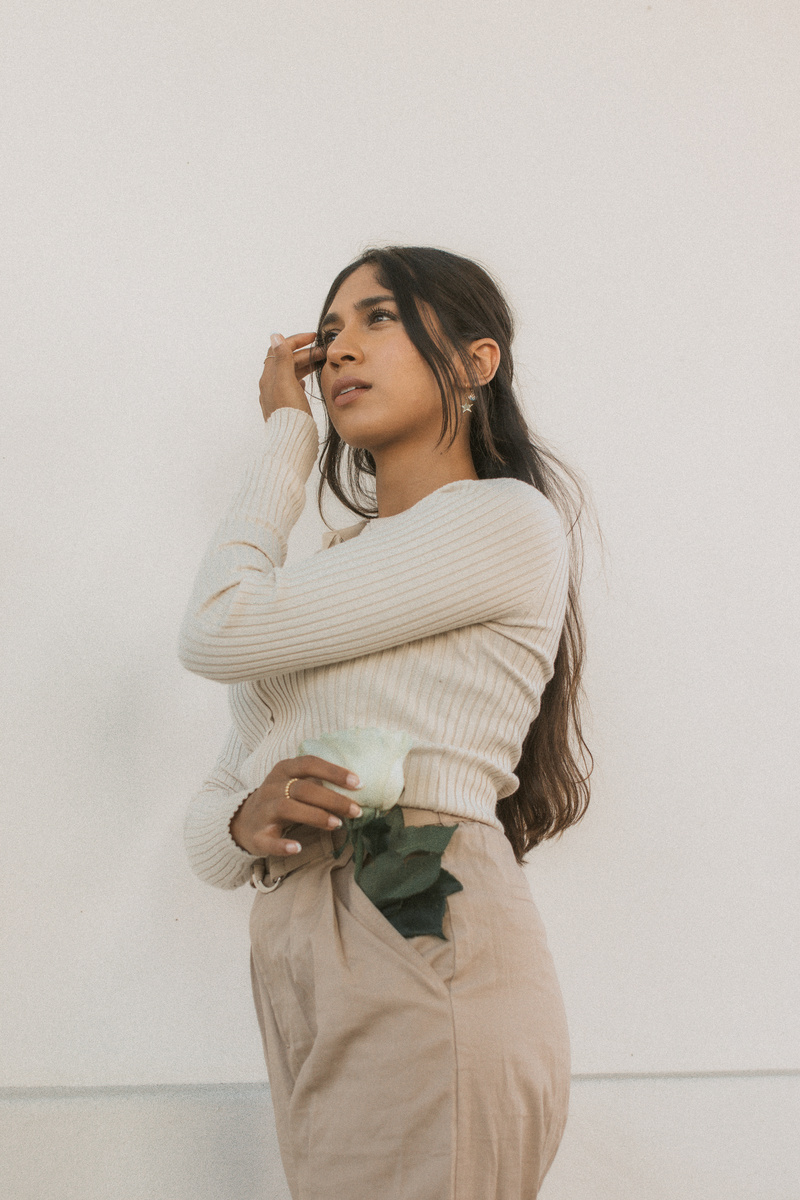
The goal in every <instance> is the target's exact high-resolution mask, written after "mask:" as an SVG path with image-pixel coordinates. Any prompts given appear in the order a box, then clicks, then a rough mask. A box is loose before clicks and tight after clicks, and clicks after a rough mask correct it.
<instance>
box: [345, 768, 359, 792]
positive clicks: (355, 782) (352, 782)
mask: <svg viewBox="0 0 800 1200" xmlns="http://www.w3.org/2000/svg"><path fill="white" fill-rule="evenodd" d="M347 786H348V787H349V788H360V787H361V780H360V779H359V778H358V776H357V775H354V774H353V772H352V771H351V772H350V774H349V775H348V776H347Z"/></svg>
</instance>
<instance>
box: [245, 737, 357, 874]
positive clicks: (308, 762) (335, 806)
mask: <svg viewBox="0 0 800 1200" xmlns="http://www.w3.org/2000/svg"><path fill="white" fill-rule="evenodd" d="M290 779H293V780H295V782H294V783H293V784H292V786H291V788H290V789H289V791H290V796H289V797H287V796H286V784H287V783H288V782H289V780H290ZM317 780H327V782H328V783H335V784H337V785H338V786H339V787H346V788H350V789H354V788H356V787H360V786H361V785H360V782H359V780H358V778H357V776H355V775H353V774H351V773H350V772H349V771H348V770H347V768H346V767H338V766H336V764H335V763H331V762H326V761H325V759H324V758H315V757H314V756H313V755H304V756H303V757H301V758H284V759H281V761H280V762H279V763H276V764H275V766H274V767H273V768H272V770H271V771H270V773H269V775H268V776H267V778H266V779H265V780H264V782H263V783H262V784H261V787H259V788H256V790H255V791H254V792H251V793H250V795H249V796H248V797H247V799H246V800H245V801H244V803H243V804H242V805H241V806H240V807H239V808H238V809H237V811H236V813H235V815H234V817H233V820H232V821H231V823H230V831H231V837H232V838H233V840H234V841H235V842H236V844H237V845H238V846H241V848H242V849H243V850H246V851H247V853H248V854H257V855H258V856H259V858H266V857H267V855H270V854H291V853H293V851H292V850H290V849H289V847H290V846H296V845H297V842H292V841H291V839H288V840H287V839H285V838H283V837H281V834H282V833H283V829H284V827H285V826H286V825H294V824H301V825H315V826H316V827H317V828H318V829H335V828H338V826H339V825H341V824H342V821H341V818H343V817H357V816H360V815H361V808H360V806H359V805H357V804H354V803H353V801H352V800H350V799H349V797H347V796H343V795H342V794H341V792H334V791H333V790H332V789H331V788H326V787H323V785H322V784H321V783H318V782H316V781H317ZM356 809H357V810H358V811H356Z"/></svg>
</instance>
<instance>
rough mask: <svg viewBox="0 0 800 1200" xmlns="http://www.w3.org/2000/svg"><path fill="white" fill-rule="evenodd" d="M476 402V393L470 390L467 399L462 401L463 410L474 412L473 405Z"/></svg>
mask: <svg viewBox="0 0 800 1200" xmlns="http://www.w3.org/2000/svg"><path fill="white" fill-rule="evenodd" d="M474 403H475V393H474V392H470V394H469V396H468V397H467V399H466V400H462V401H461V411H462V412H472V406H473V404H474Z"/></svg>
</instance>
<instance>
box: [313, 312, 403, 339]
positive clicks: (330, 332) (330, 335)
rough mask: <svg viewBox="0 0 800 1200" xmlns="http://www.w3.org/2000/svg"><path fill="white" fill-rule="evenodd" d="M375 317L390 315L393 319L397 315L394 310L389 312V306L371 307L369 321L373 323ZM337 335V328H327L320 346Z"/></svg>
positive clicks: (394, 319) (392, 319) (395, 318)
mask: <svg viewBox="0 0 800 1200" xmlns="http://www.w3.org/2000/svg"><path fill="white" fill-rule="evenodd" d="M373 317H388V318H389V319H390V320H391V321H396V320H397V317H396V316H395V314H394V313H393V312H389V309H388V308H373V309H371V310H370V313H369V316H368V317H367V321H368V322H369V324H370V325H371V324H372V319H373ZM335 337H336V331H335V330H333V329H329V330H327V332H326V333H323V334H322V336H321V338H320V341H319V344H320V346H327V345H329V343H330V341H331V339H332V338H335Z"/></svg>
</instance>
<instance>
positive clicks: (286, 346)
mask: <svg viewBox="0 0 800 1200" xmlns="http://www.w3.org/2000/svg"><path fill="white" fill-rule="evenodd" d="M315 336H316V335H315V334H313V333H311V334H305V333H297V334H293V335H292V337H289V338H283V337H281V336H280V334H273V335H272V337H271V338H270V343H271V349H270V352H269V354H268V355H267V357H266V359H265V360H264V370H263V371H262V373H261V379H260V381H259V402H260V404H261V412H262V413H263V416H264V420H265V421H268V420H269V418H270V417H271V416H272V414H273V413H274V412H275V410H276V409H278V408H299V409H302V410H303V412H307V413H308V415H309V416H311V415H312V413H311V409H310V407H309V404H308V400H307V399H306V393H305V388H304V387H303V385H302V383H301V382H300V378H299V376H298V373H297V370H296V363H295V359H294V349H295V346H294V343H296V342H298V340H299V341H300V342H303V341H305V342H308V341H309V340H310V339H311V338H314V337H315ZM302 373H303V374H304V375H306V374H308V370H307V369H305V370H303V372H302Z"/></svg>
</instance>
